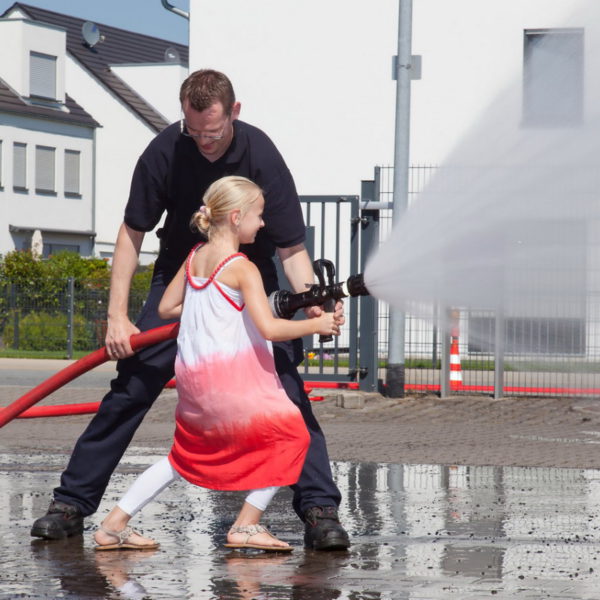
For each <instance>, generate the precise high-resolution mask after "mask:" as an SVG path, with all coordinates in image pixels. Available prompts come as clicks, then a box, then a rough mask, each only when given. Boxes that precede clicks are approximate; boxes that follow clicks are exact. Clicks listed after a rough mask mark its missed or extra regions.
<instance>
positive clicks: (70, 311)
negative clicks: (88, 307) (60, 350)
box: [67, 277, 75, 358]
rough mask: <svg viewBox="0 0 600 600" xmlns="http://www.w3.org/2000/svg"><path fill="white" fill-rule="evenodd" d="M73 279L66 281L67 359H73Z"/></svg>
mask: <svg viewBox="0 0 600 600" xmlns="http://www.w3.org/2000/svg"><path fill="white" fill-rule="evenodd" d="M74 296H75V278H74V277H69V278H68V279H67V358H73V336H74V328H73V313H74V309H75V302H74V300H75V299H74Z"/></svg>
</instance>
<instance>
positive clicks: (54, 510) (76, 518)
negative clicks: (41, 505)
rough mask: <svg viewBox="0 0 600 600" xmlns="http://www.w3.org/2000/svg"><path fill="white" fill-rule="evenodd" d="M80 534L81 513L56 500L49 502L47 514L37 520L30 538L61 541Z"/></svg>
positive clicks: (81, 531) (81, 525)
mask: <svg viewBox="0 0 600 600" xmlns="http://www.w3.org/2000/svg"><path fill="white" fill-rule="evenodd" d="M81 533H83V516H82V514H81V511H80V510H79V509H78V508H77V507H76V506H72V505H71V504H65V503H64V502H59V501H58V500H52V502H50V507H49V508H48V512H47V513H46V514H45V515H44V516H43V517H40V518H39V519H37V521H35V522H34V524H33V527H32V528H31V535H32V536H34V537H41V538H46V539H47V540H62V539H64V538H67V537H70V536H72V535H79V534H81Z"/></svg>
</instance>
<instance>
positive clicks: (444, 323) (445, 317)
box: [439, 306, 450, 398]
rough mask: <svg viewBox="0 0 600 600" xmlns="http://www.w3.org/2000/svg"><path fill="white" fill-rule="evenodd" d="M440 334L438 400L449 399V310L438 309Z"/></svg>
mask: <svg viewBox="0 0 600 600" xmlns="http://www.w3.org/2000/svg"><path fill="white" fill-rule="evenodd" d="M439 329H440V332H441V336H442V356H441V362H442V364H441V367H442V368H441V370H440V398H449V397H450V309H449V308H446V307H445V306H441V307H440V328H439Z"/></svg>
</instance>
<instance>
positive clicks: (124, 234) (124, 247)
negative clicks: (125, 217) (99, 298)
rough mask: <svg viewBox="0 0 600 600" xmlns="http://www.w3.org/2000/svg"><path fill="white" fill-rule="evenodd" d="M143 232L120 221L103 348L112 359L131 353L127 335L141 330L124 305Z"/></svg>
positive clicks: (124, 356)
mask: <svg viewBox="0 0 600 600" xmlns="http://www.w3.org/2000/svg"><path fill="white" fill-rule="evenodd" d="M143 240H144V232H143V231H136V230H135V229H131V227H129V226H128V225H126V224H125V223H123V224H122V225H121V227H120V228H119V234H118V235H117V243H116V245H115V253H114V256H113V264H112V269H111V276H110V294H109V299H108V327H107V330H106V341H105V344H106V349H107V351H108V355H109V356H110V358H112V359H117V358H126V357H128V356H131V355H132V354H134V352H133V350H132V349H131V344H130V342H129V338H130V337H131V336H132V335H133V334H134V333H139V332H140V330H139V329H138V328H137V327H136V326H135V325H134V324H133V323H132V322H131V321H130V320H129V316H128V314H127V306H128V302H129V290H130V289H131V280H132V278H133V275H134V273H135V270H136V268H137V265H138V259H139V255H140V248H141V247H142V241H143Z"/></svg>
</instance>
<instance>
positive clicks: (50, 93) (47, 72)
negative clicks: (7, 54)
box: [29, 52, 56, 100]
mask: <svg viewBox="0 0 600 600" xmlns="http://www.w3.org/2000/svg"><path fill="white" fill-rule="evenodd" d="M29 95H30V96H41V97H42V98H51V99H52V100H56V56H49V55H48V54H40V53H39V52H30V54H29Z"/></svg>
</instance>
